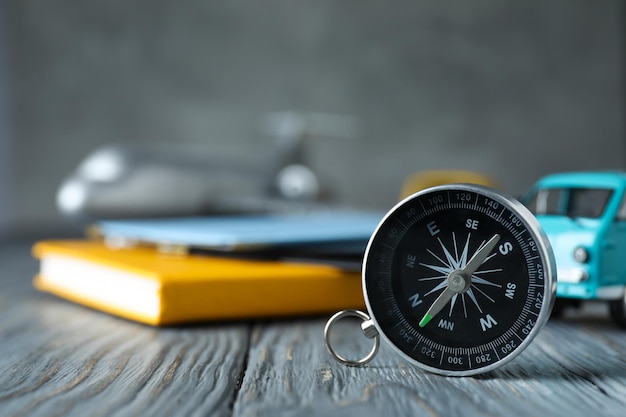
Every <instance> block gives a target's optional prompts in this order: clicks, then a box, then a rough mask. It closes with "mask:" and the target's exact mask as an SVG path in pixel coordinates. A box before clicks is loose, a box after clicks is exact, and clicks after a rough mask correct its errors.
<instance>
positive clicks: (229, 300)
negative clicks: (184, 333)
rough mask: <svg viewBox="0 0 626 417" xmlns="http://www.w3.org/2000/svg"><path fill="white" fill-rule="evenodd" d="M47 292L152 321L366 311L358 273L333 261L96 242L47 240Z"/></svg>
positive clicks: (39, 248) (41, 250)
mask: <svg viewBox="0 0 626 417" xmlns="http://www.w3.org/2000/svg"><path fill="white" fill-rule="evenodd" d="M33 254H34V256H35V257H36V258H38V259H40V261H41V263H40V271H39V274H38V275H37V276H36V277H35V279H34V285H35V287H36V288H37V289H39V290H41V291H46V292H49V293H52V294H55V295H57V296H59V297H62V298H65V299H68V300H71V301H74V302H76V303H80V304H83V305H85V306H88V307H91V308H95V309H98V310H102V311H105V312H107V313H111V314H114V315H117V316H120V317H125V318H127V319H131V320H136V321H139V322H142V323H147V324H151V325H169V324H176V323H186V322H197V321H207V320H228V319H244V318H256V317H272V316H293V315H308V314H318V313H329V312H335V311H337V310H340V309H345V308H364V301H363V295H362V291H361V280H360V276H359V274H358V273H357V272H347V271H343V270H341V269H339V268H335V267H333V266H329V265H319V264H306V263H291V262H282V261H251V260H240V259H229V258H220V257H208V256H199V255H175V254H163V253H159V252H158V251H155V250H154V249H151V248H145V247H137V248H130V249H119V250H115V249H110V248H108V247H106V246H105V245H104V244H103V243H102V242H100V241H96V240H59V241H42V242H38V243H36V244H35V246H34V247H33Z"/></svg>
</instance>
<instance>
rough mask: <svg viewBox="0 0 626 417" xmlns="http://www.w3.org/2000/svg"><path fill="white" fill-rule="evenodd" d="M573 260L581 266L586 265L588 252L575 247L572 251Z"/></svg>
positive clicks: (580, 247)
mask: <svg viewBox="0 0 626 417" xmlns="http://www.w3.org/2000/svg"><path fill="white" fill-rule="evenodd" d="M574 260H575V261H576V262H580V263H581V264H584V263H586V262H587V261H588V260H589V251H587V249H585V248H583V247H582V246H579V247H577V248H576V249H574Z"/></svg>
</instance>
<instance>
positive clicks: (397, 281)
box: [363, 184, 556, 375]
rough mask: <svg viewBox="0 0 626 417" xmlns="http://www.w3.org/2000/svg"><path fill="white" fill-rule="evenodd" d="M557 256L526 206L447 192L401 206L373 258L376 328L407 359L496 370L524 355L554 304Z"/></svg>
mask: <svg viewBox="0 0 626 417" xmlns="http://www.w3.org/2000/svg"><path fill="white" fill-rule="evenodd" d="M554 270H555V267H554V257H553V255H552V251H551V250H550V246H549V243H548V241H547V238H546V237H545V235H544V234H543V232H542V231H541V228H540V226H539V224H538V222H537V221H536V220H535V218H534V217H533V216H532V214H531V213H530V212H529V211H528V210H527V209H526V208H525V207H523V206H522V205H521V204H520V203H519V202H517V201H516V200H513V199H511V198H508V197H504V196H502V195H501V194H499V193H496V192H494V191H492V190H490V189H487V188H484V187H480V186H475V185H460V184H454V185H446V186H441V187H435V188H431V189H428V190H425V191H423V192H420V193H417V194H415V195H413V196H411V197H409V198H407V199H406V200H404V201H402V202H401V203H399V204H398V205H397V206H396V207H395V208H394V209H392V210H391V211H390V212H389V213H388V214H387V215H386V217H385V218H384V219H383V221H382V222H381V223H380V225H379V226H378V228H377V229H376V232H375V233H374V235H373V236H372V238H371V240H370V243H369V245H368V249H367V252H366V255H365V263H364V269H363V289H364V292H365V299H366V302H367V306H368V310H369V312H370V315H371V316H372V320H373V321H374V323H375V324H376V326H377V327H378V329H379V330H380V333H382V335H383V337H384V338H385V339H387V341H388V342H390V343H391V344H392V345H393V346H394V347H395V348H396V349H397V350H399V351H400V353H401V354H403V355H404V356H406V357H408V359H409V360H410V361H411V362H413V363H415V364H416V365H418V366H420V367H422V368H425V369H428V370H430V371H432V372H436V373H440V374H445V375H472V374H477V373H482V372H486V371H489V370H491V369H494V368H496V367H498V366H500V365H502V364H504V363H506V362H507V361H509V360H511V359H512V358H513V357H514V356H516V355H517V354H518V353H520V352H521V351H522V350H523V349H524V348H525V347H526V346H527V344H528V343H530V341H531V340H532V338H533V337H534V335H535V334H536V332H537V331H538V330H539V329H540V328H541V327H542V326H543V324H545V322H546V321H547V319H548V317H549V314H550V310H551V308H552V305H553V303H554V296H555V287H556V286H555V281H556V276H555V274H554V272H553V271H554Z"/></svg>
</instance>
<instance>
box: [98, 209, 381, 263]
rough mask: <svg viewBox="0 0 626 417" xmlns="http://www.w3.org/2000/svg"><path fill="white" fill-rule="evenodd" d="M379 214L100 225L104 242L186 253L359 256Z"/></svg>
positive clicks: (325, 213) (336, 213) (333, 213)
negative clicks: (310, 251) (294, 251)
mask: <svg viewBox="0 0 626 417" xmlns="http://www.w3.org/2000/svg"><path fill="white" fill-rule="evenodd" d="M382 217H383V213H377V212H363V211H322V212H304V213H289V214H263V215H245V216H215V217H181V218H163V219H133V220H108V221H101V222H98V228H99V231H100V233H101V234H102V235H103V236H104V237H105V238H111V239H118V238H119V239H127V240H130V241H136V242H142V243H154V244H170V245H180V246H184V247H188V248H198V249H208V250H220V251H239V250H244V251H250V250H262V249H264V248H265V249H272V248H274V249H276V248H282V249H285V248H287V247H294V246H298V247H303V248H304V247H307V248H316V249H318V250H323V251H324V252H328V253H340V252H354V251H358V252H361V253H362V252H363V250H364V249H365V246H366V244H367V241H368V240H369V238H370V236H371V235H372V233H373V232H374V229H375V228H376V226H377V225H378V223H379V222H380V220H381V219H382Z"/></svg>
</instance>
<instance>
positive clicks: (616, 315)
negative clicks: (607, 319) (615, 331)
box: [609, 294, 626, 329]
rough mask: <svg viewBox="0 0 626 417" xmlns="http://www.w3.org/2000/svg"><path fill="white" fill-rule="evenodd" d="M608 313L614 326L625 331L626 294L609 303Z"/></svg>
mask: <svg viewBox="0 0 626 417" xmlns="http://www.w3.org/2000/svg"><path fill="white" fill-rule="evenodd" d="M609 313H610V314H611V319H612V320H613V321H614V322H615V324H617V325H618V326H620V327H622V328H625V329H626V294H624V296H622V298H620V299H619V300H611V301H609Z"/></svg>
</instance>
